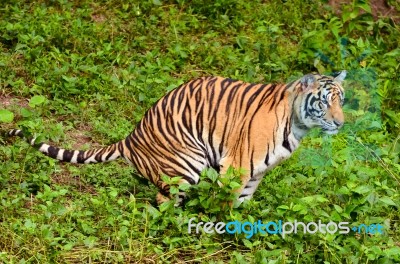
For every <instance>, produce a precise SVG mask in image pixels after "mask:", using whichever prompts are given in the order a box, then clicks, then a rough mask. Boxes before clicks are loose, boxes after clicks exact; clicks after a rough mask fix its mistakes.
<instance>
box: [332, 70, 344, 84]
mask: <svg viewBox="0 0 400 264" xmlns="http://www.w3.org/2000/svg"><path fill="white" fill-rule="evenodd" d="M346 74H347V71H345V70H343V71H340V72H335V73H334V74H333V77H335V78H334V80H335V82H338V83H341V82H343V80H344V78H346Z"/></svg>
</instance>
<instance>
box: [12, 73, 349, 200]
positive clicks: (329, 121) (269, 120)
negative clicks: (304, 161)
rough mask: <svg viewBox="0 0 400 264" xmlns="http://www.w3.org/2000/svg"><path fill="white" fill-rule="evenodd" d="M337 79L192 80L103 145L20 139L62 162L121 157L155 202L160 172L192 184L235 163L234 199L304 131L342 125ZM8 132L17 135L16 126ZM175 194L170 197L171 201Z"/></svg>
mask: <svg viewBox="0 0 400 264" xmlns="http://www.w3.org/2000/svg"><path fill="white" fill-rule="evenodd" d="M345 76H346V71H342V72H339V73H338V74H337V76H335V77H331V76H325V75H319V74H308V75H305V76H303V77H302V78H301V79H299V80H296V81H293V82H290V83H288V84H251V83H245V82H242V81H237V80H232V79H227V78H221V77H204V78H199V79H195V80H192V81H189V82H188V83H186V84H183V85H181V86H180V87H178V88H176V89H175V90H173V91H171V92H169V93H168V94H166V95H165V96H164V97H162V98H161V99H160V100H159V101H158V102H157V103H156V104H155V105H154V106H152V107H151V108H150V109H149V110H148V111H147V113H146V114H145V116H144V117H143V119H142V120H141V121H140V122H139V123H138V124H137V126H136V128H135V129H134V131H133V132H132V133H131V134H130V135H129V136H128V137H127V138H125V139H123V140H121V141H120V142H117V143H115V144H112V145H110V146H107V147H104V148H100V149H94V150H87V151H78V150H65V149H61V148H57V147H54V146H50V145H47V144H44V143H40V144H37V143H35V140H34V139H29V140H28V142H29V143H30V144H31V145H32V146H34V147H36V148H37V149H38V150H39V151H40V152H42V153H44V154H46V155H47V156H49V157H51V158H55V159H59V160H62V161H66V162H73V163H96V162H104V161H111V160H114V159H117V158H119V157H122V158H124V159H125V160H127V161H128V162H129V163H130V164H132V165H133V166H135V167H136V169H137V170H138V171H139V172H140V174H141V175H143V177H145V178H147V179H149V180H150V181H151V182H152V183H153V184H155V185H156V186H157V187H158V188H159V189H160V192H159V194H158V195H157V200H158V201H159V202H160V201H163V200H164V199H168V198H169V196H170V194H169V186H168V185H167V184H166V183H164V182H163V181H162V180H161V177H160V175H162V174H164V175H167V176H170V177H175V176H181V177H182V179H181V182H185V183H190V184H197V183H198V182H199V175H200V172H201V171H202V170H203V169H205V168H207V167H213V168H215V169H216V170H217V171H219V172H220V173H221V174H224V173H225V171H226V169H227V168H228V167H229V166H233V167H235V168H242V169H245V171H247V173H246V174H244V175H242V176H241V180H242V186H241V188H240V189H239V190H238V191H239V192H240V196H239V199H240V200H241V201H242V200H243V199H247V198H251V197H252V195H253V193H254V192H255V190H256V189H257V186H258V184H259V183H260V181H261V179H262V177H263V176H264V174H265V173H266V171H268V170H270V169H272V168H273V167H274V166H275V165H277V164H278V163H280V162H281V161H282V160H284V159H287V158H288V157H290V155H291V154H292V152H293V151H294V150H295V149H296V148H297V147H298V146H299V142H300V139H301V138H302V137H303V136H304V135H305V134H306V132H307V131H308V130H309V129H310V128H312V127H316V126H317V127H321V128H322V130H324V131H325V132H327V133H328V134H335V133H337V131H338V129H339V128H340V127H341V126H342V125H343V122H344V117H343V112H342V104H343V100H344V91H343V88H342V86H341V82H342V80H343V79H344V78H345ZM9 135H17V136H21V137H23V133H22V132H21V131H20V130H12V131H10V132H9ZM183 196H184V194H183V193H180V194H179V195H178V197H177V198H178V202H181V201H182V198H183ZM167 197H168V198H167Z"/></svg>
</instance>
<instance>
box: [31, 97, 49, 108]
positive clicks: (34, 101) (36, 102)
mask: <svg viewBox="0 0 400 264" xmlns="http://www.w3.org/2000/svg"><path fill="white" fill-rule="evenodd" d="M45 101H46V97H44V96H43V95H35V96H33V97H32V98H31V100H29V106H30V107H35V106H38V105H41V104H43V103H44V102H45Z"/></svg>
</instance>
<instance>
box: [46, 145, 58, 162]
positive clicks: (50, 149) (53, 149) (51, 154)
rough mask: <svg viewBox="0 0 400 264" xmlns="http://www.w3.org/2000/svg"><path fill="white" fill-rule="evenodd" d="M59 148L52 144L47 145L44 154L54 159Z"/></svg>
mask: <svg viewBox="0 0 400 264" xmlns="http://www.w3.org/2000/svg"><path fill="white" fill-rule="evenodd" d="M59 150H60V149H59V148H56V147H53V146H49V147H48V148H47V154H46V155H47V156H49V157H51V158H54V159H55V158H57V154H58V151H59Z"/></svg>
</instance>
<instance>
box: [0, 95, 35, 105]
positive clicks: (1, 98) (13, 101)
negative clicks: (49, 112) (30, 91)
mask: <svg viewBox="0 0 400 264" xmlns="http://www.w3.org/2000/svg"><path fill="white" fill-rule="evenodd" d="M28 103H29V101H28V99H26V98H17V97H15V96H11V95H5V94H0V107H1V108H7V107H9V106H11V105H17V106H19V107H28Z"/></svg>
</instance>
